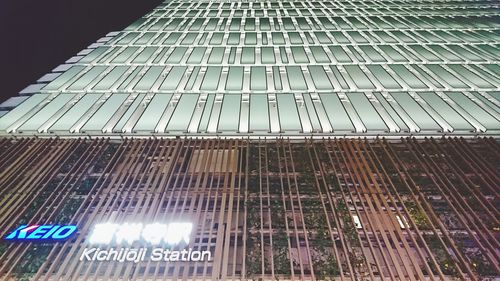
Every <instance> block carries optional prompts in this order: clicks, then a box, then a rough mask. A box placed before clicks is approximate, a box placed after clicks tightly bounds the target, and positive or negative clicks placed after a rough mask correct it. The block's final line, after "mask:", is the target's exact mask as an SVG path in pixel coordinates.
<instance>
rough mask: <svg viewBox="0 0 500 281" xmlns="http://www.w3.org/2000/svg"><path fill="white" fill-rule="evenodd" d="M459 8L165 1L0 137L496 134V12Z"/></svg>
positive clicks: (78, 66) (67, 67)
mask: <svg viewBox="0 0 500 281" xmlns="http://www.w3.org/2000/svg"><path fill="white" fill-rule="evenodd" d="M459 3H460V2H448V1H446V2H440V1H411V2H408V3H406V2H405V3H404V4H403V2H399V1H371V2H356V1H335V2H332V1H295V2H288V1H255V2H254V1H249V2H244V1H241V2H238V1H234V2H233V1H232V2H224V1H167V2H165V3H164V4H162V5H160V6H159V7H157V8H156V9H155V10H154V11H152V12H151V13H149V14H147V15H146V16H144V17H143V18H141V19H139V20H138V21H136V22H135V23H133V24H132V25H130V26H129V27H127V28H126V29H125V30H123V31H121V32H114V33H111V34H109V36H106V37H103V38H101V39H100V40H98V42H97V43H95V44H92V45H90V46H89V48H88V49H86V50H83V51H82V52H80V53H79V54H78V55H77V56H75V57H73V58H71V59H69V60H68V61H67V62H66V63H65V64H63V65H61V66H59V67H57V68H56V69H55V70H54V72H52V73H50V74H47V75H45V76H44V77H42V78H41V79H40V80H39V82H38V83H37V84H34V85H31V86H29V87H28V88H26V89H25V90H24V91H23V92H22V94H25V95H30V96H29V97H28V96H23V97H18V98H17V99H18V101H17V102H19V101H23V102H22V103H21V104H20V105H19V106H17V107H15V108H14V109H13V110H11V111H9V112H8V113H5V115H4V116H3V117H1V118H0V133H2V134H4V135H24V136H25V135H57V136H88V135H90V136H111V137H114V136H117V135H126V136H128V135H130V136H135V137H139V136H151V135H155V136H179V135H183V136H184V135H185V136H207V137H208V136H217V135H220V136H233V137H254V138H258V137H260V136H279V135H282V136H286V137H298V138H302V137H303V136H304V135H307V136H311V135H313V136H319V137H321V136H331V135H338V136H344V135H346V136H359V135H366V136H371V137H373V136H377V135H384V136H387V137H396V138H399V137H401V136H407V135H409V134H413V135H423V136H430V135H437V136H440V135H443V134H450V135H454V134H455V135H482V134H485V135H496V134H498V129H499V127H500V123H499V115H498V114H499V113H498V107H499V101H498V99H499V95H498V93H499V84H500V83H499V78H498V76H499V69H498V52H499V50H498V41H499V35H498V5H497V4H496V3H495V2H489V1H485V2H482V1H481V2H476V1H470V2H465V3H464V4H463V5H462V4H459ZM13 102H14V104H15V103H16V102H15V101H13ZM8 105H9V104H7V106H8Z"/></svg>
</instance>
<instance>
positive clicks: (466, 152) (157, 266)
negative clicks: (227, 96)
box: [0, 138, 500, 281]
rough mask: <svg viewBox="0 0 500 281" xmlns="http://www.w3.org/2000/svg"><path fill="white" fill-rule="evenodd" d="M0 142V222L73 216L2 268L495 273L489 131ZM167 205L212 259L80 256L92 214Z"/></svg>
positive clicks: (89, 276)
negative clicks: (394, 137)
mask: <svg viewBox="0 0 500 281" xmlns="http://www.w3.org/2000/svg"><path fill="white" fill-rule="evenodd" d="M0 148H1V149H0V157H1V159H2V162H1V163H0V186H1V189H0V195H1V197H0V209H1V212H0V225H1V228H0V234H1V235H2V236H4V235H5V234H6V232H7V231H8V230H10V229H13V228H16V227H17V226H18V225H19V224H26V223H37V222H46V223H49V222H54V223H58V224H69V223H72V224H76V225H78V228H79V231H78V234H77V235H76V236H74V237H73V238H72V239H71V240H69V241H67V242H64V243H48V244H43V243H9V242H6V241H1V242H0V276H2V279H3V280H11V279H21V280H28V279H32V280H111V279H113V280H177V279H181V278H182V279H183V280H250V279H253V280H255V279H259V280H277V279H279V280H325V279H329V280H353V281H354V280H456V278H458V279H460V280H488V279H485V278H491V280H493V279H495V278H498V276H499V275H500V273H499V272H500V269H499V265H498V258H499V257H498V248H499V240H498V227H499V220H498V219H499V217H500V216H499V209H498V198H499V194H498V191H499V189H498V182H499V176H498V169H500V167H499V163H500V146H499V145H498V143H497V142H496V141H495V140H493V139H480V138H478V139H474V140H464V139H458V138H455V139H444V138H442V139H432V138H431V139H428V140H425V141H417V140H415V139H404V140H402V141H401V142H389V141H387V140H383V139H376V140H371V141H356V140H345V139H322V140H314V141H305V142H300V143H298V142H290V141H288V140H284V139H279V140H277V141H272V142H269V141H259V142H249V141H244V140H220V139H218V140H198V139H183V140H178V139H177V140H176V139H171V140H159V139H156V140H152V139H149V140H148V139H141V140H124V141H110V140H109V139H102V138H100V139H95V140H89V139H71V140H69V139H33V138H30V139H20V140H15V139H7V138H3V139H0ZM180 218H182V219H183V220H184V221H190V222H192V223H193V225H194V228H193V229H194V231H193V233H192V236H191V238H190V244H189V247H190V248H194V249H209V250H211V251H212V252H213V257H214V258H213V260H211V261H204V262H170V263H169V262H150V261H144V262H139V263H137V264H135V263H132V262H128V263H118V262H110V261H85V260H84V261H82V260H79V257H80V256H81V254H82V251H83V249H84V248H85V247H87V246H88V245H89V243H90V242H89V241H88V237H89V231H90V229H91V228H92V226H93V225H94V224H98V223H103V222H113V223H121V222H124V221H142V222H154V221H163V222H168V221H171V220H175V219H180ZM136 243H140V242H136ZM134 245H135V246H136V247H139V246H140V245H139V244H134ZM108 247H112V245H109V246H101V248H104V249H106V248H108ZM260 278H262V279H260Z"/></svg>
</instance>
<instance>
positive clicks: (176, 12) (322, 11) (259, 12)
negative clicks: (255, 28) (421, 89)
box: [150, 7, 495, 18]
mask: <svg viewBox="0 0 500 281" xmlns="http://www.w3.org/2000/svg"><path fill="white" fill-rule="evenodd" d="M367 10H368V11H367ZM395 10H399V9H395ZM363 11H364V12H366V13H361V12H362V11H361V10H360V9H356V10H352V9H326V8H319V9H318V8H297V9H290V8H288V9H272V8H271V9H219V8H215V9H198V8H192V9H167V10H157V11H156V12H154V13H153V14H152V15H150V16H153V17H169V16H175V17H184V16H185V17H196V16H202V15H207V16H210V17H216V16H224V17H228V16H235V17H241V16H243V15H246V16H256V17H264V16H312V15H316V16H324V15H334V16H348V15H351V16H359V15H387V16H389V15H400V16H402V15H407V14H408V13H406V12H401V13H398V12H395V11H394V10H393V9H391V10H390V11H389V12H388V13H387V12H385V11H384V12H382V11H380V10H374V9H363ZM428 11H429V10H427V9H420V10H417V11H415V13H409V14H408V15H422V16H437V17H438V18H444V16H443V15H446V16H464V15H468V14H470V15H471V16H478V15H488V14H491V15H494V11H495V9H494V8H493V7H491V8H481V9H479V10H477V9H476V10H475V11H474V13H472V12H471V11H469V12H467V11H465V13H460V12H458V11H457V10H456V9H446V10H444V9H440V10H439V12H436V10H430V11H432V12H428ZM446 11H450V13H449V14H447V13H444V12H446ZM351 12H352V14H351ZM448 18H449V17H448Z"/></svg>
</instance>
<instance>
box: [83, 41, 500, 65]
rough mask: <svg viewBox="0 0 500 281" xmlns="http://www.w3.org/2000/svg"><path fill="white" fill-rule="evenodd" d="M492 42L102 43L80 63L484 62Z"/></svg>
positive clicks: (491, 56) (493, 56)
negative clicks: (463, 43)
mask: <svg viewBox="0 0 500 281" xmlns="http://www.w3.org/2000/svg"><path fill="white" fill-rule="evenodd" d="M497 53H498V49H496V48H494V47H492V46H490V45H450V44H448V45H417V44H410V45H344V46H341V45H328V47H327V46H321V45H317V46H291V47H193V48H188V47H187V46H186V47H182V46H179V47H154V46H151V47H146V48H139V47H126V48H122V47H100V48H98V49H96V50H95V51H94V52H92V53H90V54H89V55H88V56H86V57H85V58H83V59H82V60H80V61H79V63H80V64H86V63H102V64H169V65H175V64H196V65H198V64H256V63H257V64H276V63H278V64H279V63H281V64H289V63H290V64H294V63H295V64H325V63H338V64H351V63H375V64H379V63H390V62H399V63H405V62H431V63H440V62H446V63H449V62H466V61H472V62H486V61H487V59H490V60H495V59H496V58H497Z"/></svg>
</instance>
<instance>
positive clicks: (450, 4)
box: [159, 0, 495, 11]
mask: <svg viewBox="0 0 500 281" xmlns="http://www.w3.org/2000/svg"><path fill="white" fill-rule="evenodd" d="M482 3H483V4H484V5H483V7H488V4H489V5H491V4H494V3H495V1H482ZM427 4H428V3H427V2H425V1H422V2H407V1H293V2H292V1H255V2H252V1H248V2H239V1H238V2H221V1H211V2H198V1H192V2H185V1H169V2H168V3H165V4H163V5H161V6H160V7H159V9H161V8H163V9H165V8H167V9H169V10H170V9H202V10H203V9H214V10H222V9H229V10H235V9H289V8H298V9H302V8H328V9H338V8H364V7H367V8H391V9H398V10H400V11H407V10H409V9H410V8H414V7H418V8H421V9H424V10H427V11H435V10H436V9H439V8H454V7H457V6H458V7H464V6H466V5H467V4H468V3H464V2H463V1H445V0H442V1H434V0H433V1H432V8H430V7H428V5H427ZM471 4H475V3H474V2H473V1H471Z"/></svg>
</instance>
